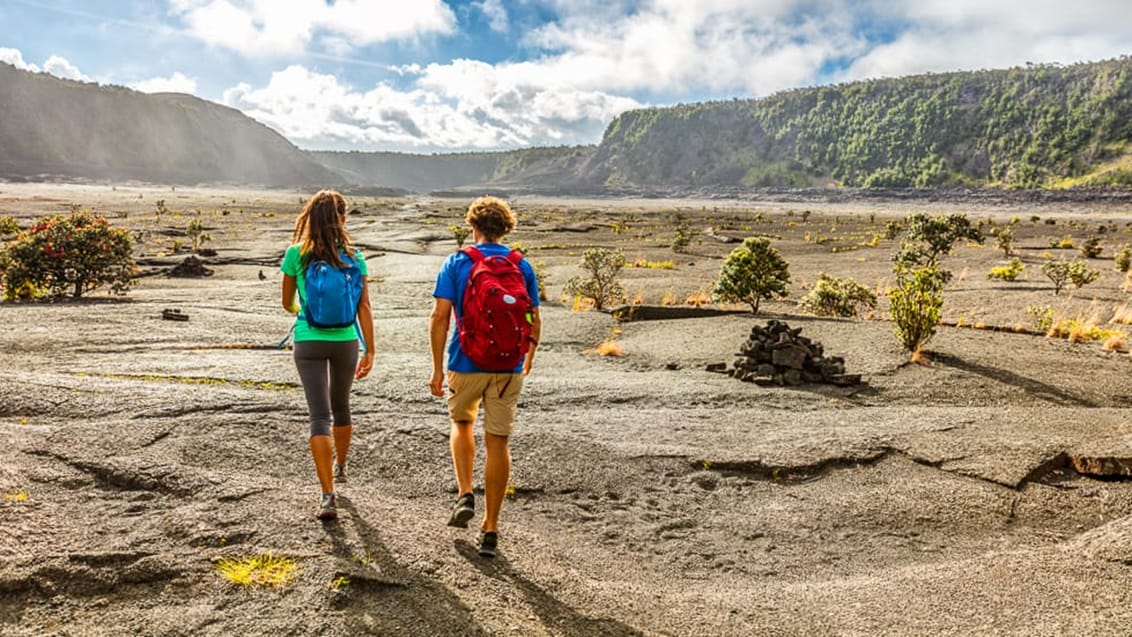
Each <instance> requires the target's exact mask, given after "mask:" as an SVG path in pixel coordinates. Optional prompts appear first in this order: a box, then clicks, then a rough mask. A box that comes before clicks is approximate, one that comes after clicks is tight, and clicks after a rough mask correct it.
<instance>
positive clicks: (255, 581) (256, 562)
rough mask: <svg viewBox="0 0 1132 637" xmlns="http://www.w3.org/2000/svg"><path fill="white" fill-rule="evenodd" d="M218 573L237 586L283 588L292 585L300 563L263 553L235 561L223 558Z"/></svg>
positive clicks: (217, 565) (219, 562) (217, 564)
mask: <svg viewBox="0 0 1132 637" xmlns="http://www.w3.org/2000/svg"><path fill="white" fill-rule="evenodd" d="M216 572H217V573H219V574H220V576H221V577H223V578H224V579H226V580H228V581H229V582H231V583H233V584H235V585H236V586H243V587H253V586H263V587H269V588H281V587H283V586H286V585H287V584H290V583H291V580H293V579H294V578H295V575H296V574H297V572H298V561H297V560H295V559H292V558H288V557H276V556H274V555H272V554H271V553H263V554H260V555H254V556H250V557H241V558H235V559H229V558H221V559H220V561H218V562H217V563H216Z"/></svg>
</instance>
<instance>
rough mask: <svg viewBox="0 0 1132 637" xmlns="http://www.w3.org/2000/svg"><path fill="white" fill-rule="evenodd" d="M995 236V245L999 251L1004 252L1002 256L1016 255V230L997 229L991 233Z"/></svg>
mask: <svg viewBox="0 0 1132 637" xmlns="http://www.w3.org/2000/svg"><path fill="white" fill-rule="evenodd" d="M991 234H993V235H994V245H995V247H996V248H998V249H999V250H1002V255H1003V256H1006V257H1009V256H1013V255H1014V230H1013V229H1011V228H1010V227H1009V226H1007V227H1005V228H995V229H994V231H993V232H992V233H991Z"/></svg>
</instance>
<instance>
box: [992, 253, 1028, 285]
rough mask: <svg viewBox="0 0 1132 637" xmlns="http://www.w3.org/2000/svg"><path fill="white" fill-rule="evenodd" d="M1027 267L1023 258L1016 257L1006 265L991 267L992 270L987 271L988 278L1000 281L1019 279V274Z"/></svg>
mask: <svg viewBox="0 0 1132 637" xmlns="http://www.w3.org/2000/svg"><path fill="white" fill-rule="evenodd" d="M1025 269H1026V266H1025V265H1022V260H1021V259H1019V258H1018V257H1014V258H1013V259H1011V260H1010V262H1009V263H1007V264H1006V265H998V266H995V267H993V268H991V271H990V272H988V273H987V278H988V279H995V280H998V281H1015V280H1017V279H1018V275H1020V274H1022V270H1025Z"/></svg>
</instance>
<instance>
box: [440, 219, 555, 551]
mask: <svg viewBox="0 0 1132 637" xmlns="http://www.w3.org/2000/svg"><path fill="white" fill-rule="evenodd" d="M465 221H467V222H468V224H469V225H470V226H471V228H472V238H473V239H474V241H475V244H476V245H475V246H474V247H475V249H476V250H478V251H479V253H480V254H482V255H483V256H484V257H488V258H490V257H495V256H501V257H506V256H507V255H510V253H511V249H510V248H509V247H507V246H505V245H503V244H502V243H500V241H501V240H502V239H503V237H504V236H506V235H507V234H508V233H509V232H511V231H512V230H514V228H515V221H516V220H515V214H514V213H513V212H511V208H510V206H508V205H507V203H506V202H505V201H502V200H500V199H497V198H495V197H480V198H479V199H476V200H475V201H473V202H472V203H471V205H470V206H468V213H467V215H466V216H465ZM474 264H475V261H474V259H473V257H472V256H470V255H469V254H466V253H465V252H463V251H460V252H456V253H454V254H452V255H451V256H449V257H448V259H447V260H445V262H444V265H443V266H441V269H440V273H439V274H438V275H437V278H436V288H435V290H434V291H433V298H434V307H433V310H432V316H431V317H430V319H429V344H430V349H431V353H432V377H431V378H430V379H429V390H430V391H431V392H432V395H434V396H444V380H445V377H444V370H443V363H444V346H445V341H446V340H447V339H448V326H449V323H450V317H451V316H452V314H453V313H455V315H456V324H457V330H456V333H454V334H453V337H452V339H451V341H450V342H449V343H448V376H447V381H448V413H449V416H450V418H451V420H452V434H451V438H450V446H451V451H452V465H453V469H454V470H455V472H456V485H457V487H458V490H459V493H458V496H457V499H456V504H455V505H454V506H453V507H452V512H451V515H450V516H449V519H448V524H449V526H455V527H460V528H465V527H467V525H468V521H469V520H471V519H472V518H473V517H474V516H475V496H474V495H473V493H472V465H473V463H474V460H475V449H476V447H475V444H476V443H475V432H474V430H473V425H474V424H475V420H476V414H477V413H478V411H479V406H480V404H481V403H482V404H483V413H484V415H483V429H484V446H485V448H486V456H487V458H486V461H485V464H484V488H483V493H484V500H485V502H484V504H485V510H484V518H483V523H482V525H481V526H480V529H481V531H482V532H481V534H480V539H479V554H480V555H482V556H484V557H495V554H496V546H497V543H498V539H499V510H500V508H501V507H502V505H503V494H504V492H505V491H506V490H507V485H508V482H509V480H510V477H511V451H510V449H509V447H508V440H509V437H510V436H511V432H512V429H513V428H514V424H515V413H516V411H517V410H518V405H519V392H520V391H521V389H522V387H523V379H524V378H525V377H526V376H527V375H528V374H530V372H531V362H532V361H533V360H534V356H535V350H536V349H537V347H538V339H539V335H540V333H541V331H542V321H541V319H540V318H539V311H538V280H537V278H536V276H535V271H534V268H533V267H532V266H531V264H530V262H528V261H527V260H526V259H521V260H519V261H518V264H517V265H518V268H519V272H520V273H521V274H522V279H523V282H524V283H525V287H526V293H527V296H528V297H529V303H530V305H529V307H527V308H526V321H528V323H529V326H528V327H529V336H528V337H527V341H529V342H528V343H527V344H525V345H524V349H526V348H527V347H529V350H528V351H527V353H526V356H525V357H524V358H522V359H520V360H519V362H518V364H517V365H515V366H514V368H508V369H504V370H494V371H492V370H488V369H484V368H482V367H480V366H478V365H476V364H475V363H473V362H472V360H471V359H470V358H469V354H468V352H465V351H464V348H463V346H462V345H461V342H460V335H459V332H460V327H461V326H462V322H463V321H464V316H463V311H464V301H465V299H464V296H465V292H466V290H467V285H468V278H469V276H470V274H471V272H472V268H473V265H474ZM507 298H510V296H508V297H507ZM524 301H526V300H525V299H524Z"/></svg>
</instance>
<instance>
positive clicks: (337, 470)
mask: <svg viewBox="0 0 1132 637" xmlns="http://www.w3.org/2000/svg"><path fill="white" fill-rule="evenodd" d="M334 481H335V482H337V483H339V484H342V483H344V482H349V480H347V479H346V463H342V464H336V465H334Z"/></svg>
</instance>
